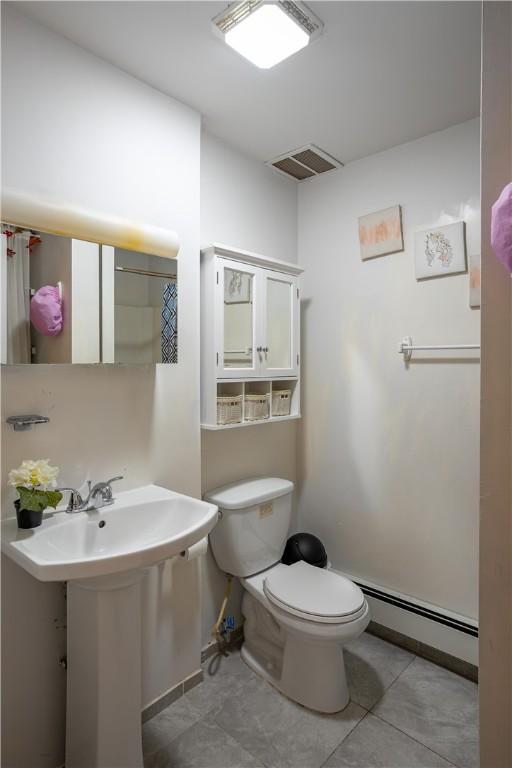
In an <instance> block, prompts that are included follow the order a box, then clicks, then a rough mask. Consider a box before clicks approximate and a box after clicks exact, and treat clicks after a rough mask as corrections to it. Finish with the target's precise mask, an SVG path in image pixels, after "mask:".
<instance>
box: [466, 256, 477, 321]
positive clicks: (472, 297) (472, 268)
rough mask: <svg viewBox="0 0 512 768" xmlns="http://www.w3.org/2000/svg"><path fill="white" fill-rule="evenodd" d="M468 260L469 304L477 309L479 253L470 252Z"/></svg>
mask: <svg viewBox="0 0 512 768" xmlns="http://www.w3.org/2000/svg"><path fill="white" fill-rule="evenodd" d="M468 262H469V306H470V307H471V309H478V307H479V306H480V254H479V253H472V254H470V255H469V256H468Z"/></svg>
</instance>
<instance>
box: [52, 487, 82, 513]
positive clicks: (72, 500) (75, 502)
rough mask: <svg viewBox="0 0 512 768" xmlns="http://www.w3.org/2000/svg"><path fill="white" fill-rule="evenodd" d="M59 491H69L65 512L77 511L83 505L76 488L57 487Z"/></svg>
mask: <svg viewBox="0 0 512 768" xmlns="http://www.w3.org/2000/svg"><path fill="white" fill-rule="evenodd" d="M57 490H58V491H59V492H62V491H69V502H68V506H67V507H66V512H79V511H80V510H81V508H82V506H83V503H84V500H83V499H82V496H81V494H80V492H79V491H77V490H76V488H57Z"/></svg>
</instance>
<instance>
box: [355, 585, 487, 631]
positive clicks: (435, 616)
mask: <svg viewBox="0 0 512 768" xmlns="http://www.w3.org/2000/svg"><path fill="white" fill-rule="evenodd" d="M352 581H354V583H355V584H357V585H358V587H360V588H361V590H362V591H363V592H364V594H365V595H368V597H373V598H374V599H375V600H381V601H382V602H383V603H388V604H389V605H394V606H396V607H397V608H401V609H402V610H404V611H409V612H410V613H415V614H416V615H417V616H423V617H424V618H425V619H430V620H431V621H436V622H437V623H438V624H444V625H445V627H450V628H451V629H456V630H457V631H458V632H463V633H464V634H465V635H471V636H472V637H478V627H475V626H474V624H470V623H469V622H465V621H461V620H460V619H455V618H452V617H451V616H447V615H446V614H445V613H440V612H439V611H434V610H432V609H431V608H425V607H424V606H422V605H418V604H417V603H412V602H411V601H410V600H405V599H404V598H403V597H398V596H397V595H392V594H390V593H389V592H383V591H382V590H381V589H376V588H375V587H369V586H368V585H367V584H362V583H361V582H359V581H357V579H352Z"/></svg>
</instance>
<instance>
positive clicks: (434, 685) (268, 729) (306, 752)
mask: <svg viewBox="0 0 512 768" xmlns="http://www.w3.org/2000/svg"><path fill="white" fill-rule="evenodd" d="M345 658H346V665H347V675H348V679H349V685H350V690H351V696H352V700H351V703H350V704H349V706H348V707H347V708H346V709H345V710H344V711H343V712H340V713H338V714H336V715H321V714H318V713H315V712H310V711H309V710H307V709H304V708H303V707H301V706H299V705H298V704H294V703H293V702H291V701H289V700H288V699H286V698H285V697H283V696H282V695H281V694H279V693H278V692H277V691H276V690H275V689H273V688H272V687H271V686H270V685H268V683H265V682H264V681H263V680H261V678H259V677H258V676H257V675H255V674H254V673H253V672H251V670H250V669H249V668H248V667H247V666H246V665H245V664H244V662H243V661H242V660H241V658H240V654H239V652H238V651H233V652H232V653H231V654H230V655H229V656H228V657H215V658H214V659H209V660H208V661H207V662H206V664H205V668H204V674H205V679H204V682H203V683H202V684H200V685H198V686H196V687H195V688H193V689H192V690H191V691H189V692H188V693H187V694H185V696H183V697H182V698H181V699H179V700H178V701H176V702H175V703H173V704H171V705H170V706H169V707H167V709H165V710H164V711H163V712H160V714H158V715H156V717H154V718H153V719H152V720H149V721H148V722H147V723H145V725H144V726H143V745H144V755H145V758H144V765H145V768H252V767H253V766H254V768H258V767H259V768H262V767H264V768H320V767H321V766H325V768H446V766H456V768H477V766H478V726H477V717H478V710H477V686H476V685H475V683H472V682H470V681H469V680H466V679H465V678H463V677H459V676H458V675H456V674H454V673H453V672H448V671H447V670H445V669H443V668H441V667H438V666H436V665H435V664H432V663H430V662H428V661H425V660H423V659H421V658H419V657H417V656H414V655H413V654H412V653H409V652H408V651H404V650H402V649H401V648H398V647H396V646H394V645H391V644H390V643H387V642H386V641H384V640H381V639H380V638H377V637H374V636H373V635H370V634H368V633H364V634H363V635H362V636H361V637H360V638H359V639H358V640H356V641H355V642H353V643H351V644H350V645H349V646H347V649H346V655H345Z"/></svg>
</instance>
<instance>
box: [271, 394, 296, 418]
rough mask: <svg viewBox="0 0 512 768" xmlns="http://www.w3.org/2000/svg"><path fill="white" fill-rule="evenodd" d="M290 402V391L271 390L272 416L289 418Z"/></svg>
mask: <svg viewBox="0 0 512 768" xmlns="http://www.w3.org/2000/svg"><path fill="white" fill-rule="evenodd" d="M291 401H292V391H291V389H274V390H272V416H289V415H290V405H291Z"/></svg>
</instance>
